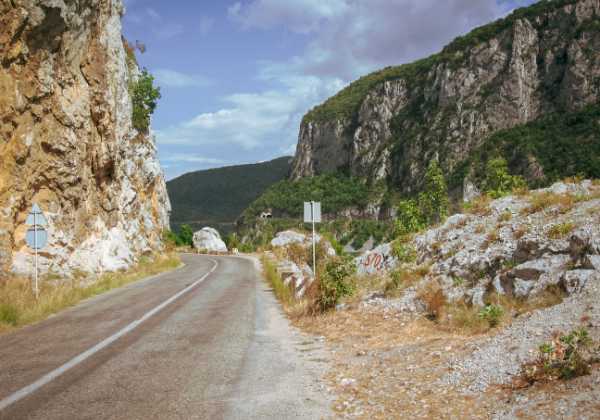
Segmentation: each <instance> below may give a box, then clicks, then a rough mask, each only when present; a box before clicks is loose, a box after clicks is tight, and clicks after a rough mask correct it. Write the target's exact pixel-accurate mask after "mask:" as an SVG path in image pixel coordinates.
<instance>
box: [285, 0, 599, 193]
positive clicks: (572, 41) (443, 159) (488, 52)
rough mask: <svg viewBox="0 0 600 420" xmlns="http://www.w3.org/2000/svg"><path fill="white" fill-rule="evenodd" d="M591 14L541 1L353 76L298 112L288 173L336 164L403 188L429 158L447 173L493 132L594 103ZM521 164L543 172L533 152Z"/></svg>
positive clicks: (304, 173) (582, 7)
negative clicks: (429, 50) (437, 46)
mask: <svg viewBox="0 0 600 420" xmlns="http://www.w3.org/2000/svg"><path fill="white" fill-rule="evenodd" d="M599 16H600V0H561V1H556V0H555V1H548V2H539V3H538V4H535V5H533V6H531V7H529V8H526V9H521V10H519V11H517V12H515V13H514V14H513V15H511V16H509V17H508V18H506V19H504V20H501V21H498V22H495V23H493V24H491V25H488V26H487V27H484V28H480V29H477V30H475V31H474V32H473V33H471V34H469V35H466V36H465V37H461V38H458V39H457V40H456V41H455V42H453V43H452V44H450V45H449V46H448V47H446V48H445V49H444V50H443V51H442V52H441V53H440V54H437V55H435V56H432V57H430V58H427V59H425V60H421V61H418V62H416V63H412V64H408V65H405V66H400V67H390V68H386V69H383V70H381V71H380V72H376V73H373V74H371V75H368V76H365V77H364V78H361V79H359V80H357V81H356V82H354V83H353V84H352V85H350V86H349V87H348V88H346V89H345V90H343V91H341V92H340V93H339V94H338V95H336V96H334V97H332V98H330V99H329V100H328V101H327V102H325V103H324V104H323V105H320V106H319V107H316V108H315V109H313V110H312V111H311V112H310V113H309V114H307V115H306V116H305V118H304V120H303V122H302V125H301V128H300V134H299V141H298V147H297V152H296V156H295V158H294V161H293V163H292V172H291V179H294V180H295V179H299V178H301V177H308V176H312V175H315V174H321V173H325V172H330V171H337V170H343V171H346V172H348V173H350V174H352V175H355V176H358V177H362V178H366V179H368V180H369V181H370V182H374V181H376V180H380V179H386V180H387V181H388V184H390V185H394V188H397V189H399V190H400V192H401V193H404V194H411V193H414V192H415V191H418V190H419V189H420V187H421V182H422V180H423V175H424V173H425V170H426V168H427V165H428V163H429V161H430V160H431V159H438V160H439V161H440V164H441V166H442V168H443V169H444V171H445V172H446V173H447V174H450V173H453V172H454V171H455V170H457V168H458V166H459V165H460V164H461V162H463V161H464V160H465V159H466V158H468V156H469V153H471V152H472V151H473V150H475V149H476V148H478V147H480V146H481V145H482V143H483V142H484V141H485V140H486V139H487V138H489V136H490V135H491V134H493V133H496V132H498V131H499V130H502V129H509V128H513V127H516V126H519V125H522V124H524V123H528V122H531V121H535V120H537V119H538V118H539V117H541V116H543V115H548V114H550V113H552V112H564V111H577V110H581V109H582V108H583V107H585V106H586V105H588V104H594V103H596V102H597V101H598V99H599V98H600V56H599V53H598V51H600V30H599V26H598V24H597V23H598V17H599ZM525 159H527V157H525ZM523 171H524V172H526V175H528V176H529V177H530V178H536V179H538V178H539V179H541V178H543V177H544V172H543V168H541V167H540V165H539V164H538V163H537V162H536V161H535V159H534V158H533V157H530V159H529V162H528V167H527V168H525V169H524V170H523ZM588 175H590V176H591V174H588Z"/></svg>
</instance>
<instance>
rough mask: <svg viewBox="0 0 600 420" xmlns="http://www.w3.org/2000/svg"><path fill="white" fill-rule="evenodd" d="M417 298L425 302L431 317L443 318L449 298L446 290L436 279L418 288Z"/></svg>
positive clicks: (433, 318) (428, 314) (434, 318)
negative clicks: (445, 293) (447, 298)
mask: <svg viewBox="0 0 600 420" xmlns="http://www.w3.org/2000/svg"><path fill="white" fill-rule="evenodd" d="M417 298H418V299H419V300H421V301H422V302H423V303H424V304H425V308H426V311H427V316H428V318H429V319H432V320H438V319H440V318H441V316H442V314H443V311H444V309H445V307H446V305H447V300H446V295H444V291H443V290H442V288H441V287H440V285H439V284H438V283H437V282H436V281H430V282H428V283H427V284H426V285H424V286H423V287H422V288H421V289H419V290H417Z"/></svg>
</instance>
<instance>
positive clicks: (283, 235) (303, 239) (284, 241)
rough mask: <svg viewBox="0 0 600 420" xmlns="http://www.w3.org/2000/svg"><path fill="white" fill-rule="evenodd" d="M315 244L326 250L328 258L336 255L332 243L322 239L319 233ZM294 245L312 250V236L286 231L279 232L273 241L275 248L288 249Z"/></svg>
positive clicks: (316, 235)
mask: <svg viewBox="0 0 600 420" xmlns="http://www.w3.org/2000/svg"><path fill="white" fill-rule="evenodd" d="M315 242H316V243H317V244H320V245H321V246H322V247H323V248H324V250H325V253H326V254H327V255H328V256H330V257H333V256H335V255H336V252H335V249H334V248H333V246H332V245H331V243H330V242H329V241H328V240H326V239H324V238H322V237H321V235H319V234H318V233H317V234H315ZM292 244H299V245H301V246H302V247H304V248H311V247H312V235H305V234H304V233H300V232H296V231H293V230H284V231H281V232H277V234H276V235H275V238H273V239H272V240H271V246H272V247H274V248H277V247H287V246H289V245H292Z"/></svg>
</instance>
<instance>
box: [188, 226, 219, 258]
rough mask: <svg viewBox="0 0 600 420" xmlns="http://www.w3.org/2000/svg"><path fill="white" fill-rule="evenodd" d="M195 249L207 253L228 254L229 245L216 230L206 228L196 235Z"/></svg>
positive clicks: (194, 237) (194, 240)
mask: <svg viewBox="0 0 600 420" xmlns="http://www.w3.org/2000/svg"><path fill="white" fill-rule="evenodd" d="M192 240H193V242H194V248H196V249H199V250H203V251H206V252H227V245H225V242H223V240H222V239H221V235H219V232H218V231H217V230H216V229H213V228H210V227H205V228H202V229H201V230H199V231H198V232H195V233H194V236H193V238H192Z"/></svg>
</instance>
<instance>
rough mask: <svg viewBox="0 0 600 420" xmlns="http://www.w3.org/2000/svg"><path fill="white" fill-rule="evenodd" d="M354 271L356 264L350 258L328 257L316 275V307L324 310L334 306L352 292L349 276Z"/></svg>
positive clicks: (352, 287)
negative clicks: (317, 275) (318, 274)
mask: <svg viewBox="0 0 600 420" xmlns="http://www.w3.org/2000/svg"><path fill="white" fill-rule="evenodd" d="M355 273H356V266H355V265H354V262H353V261H352V260H351V259H350V258H342V257H334V258H331V259H329V260H328V261H327V262H326V263H325V266H324V269H322V270H320V276H319V277H318V280H317V282H318V289H317V290H318V293H317V296H316V299H315V304H316V307H317V308H318V309H319V310H320V311H321V312H325V311H328V310H330V309H333V308H335V306H336V305H337V304H338V303H340V299H342V298H344V297H346V296H351V295H352V294H353V293H354V290H355V288H354V285H353V284H352V281H351V278H352V276H353V275H354V274H355Z"/></svg>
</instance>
